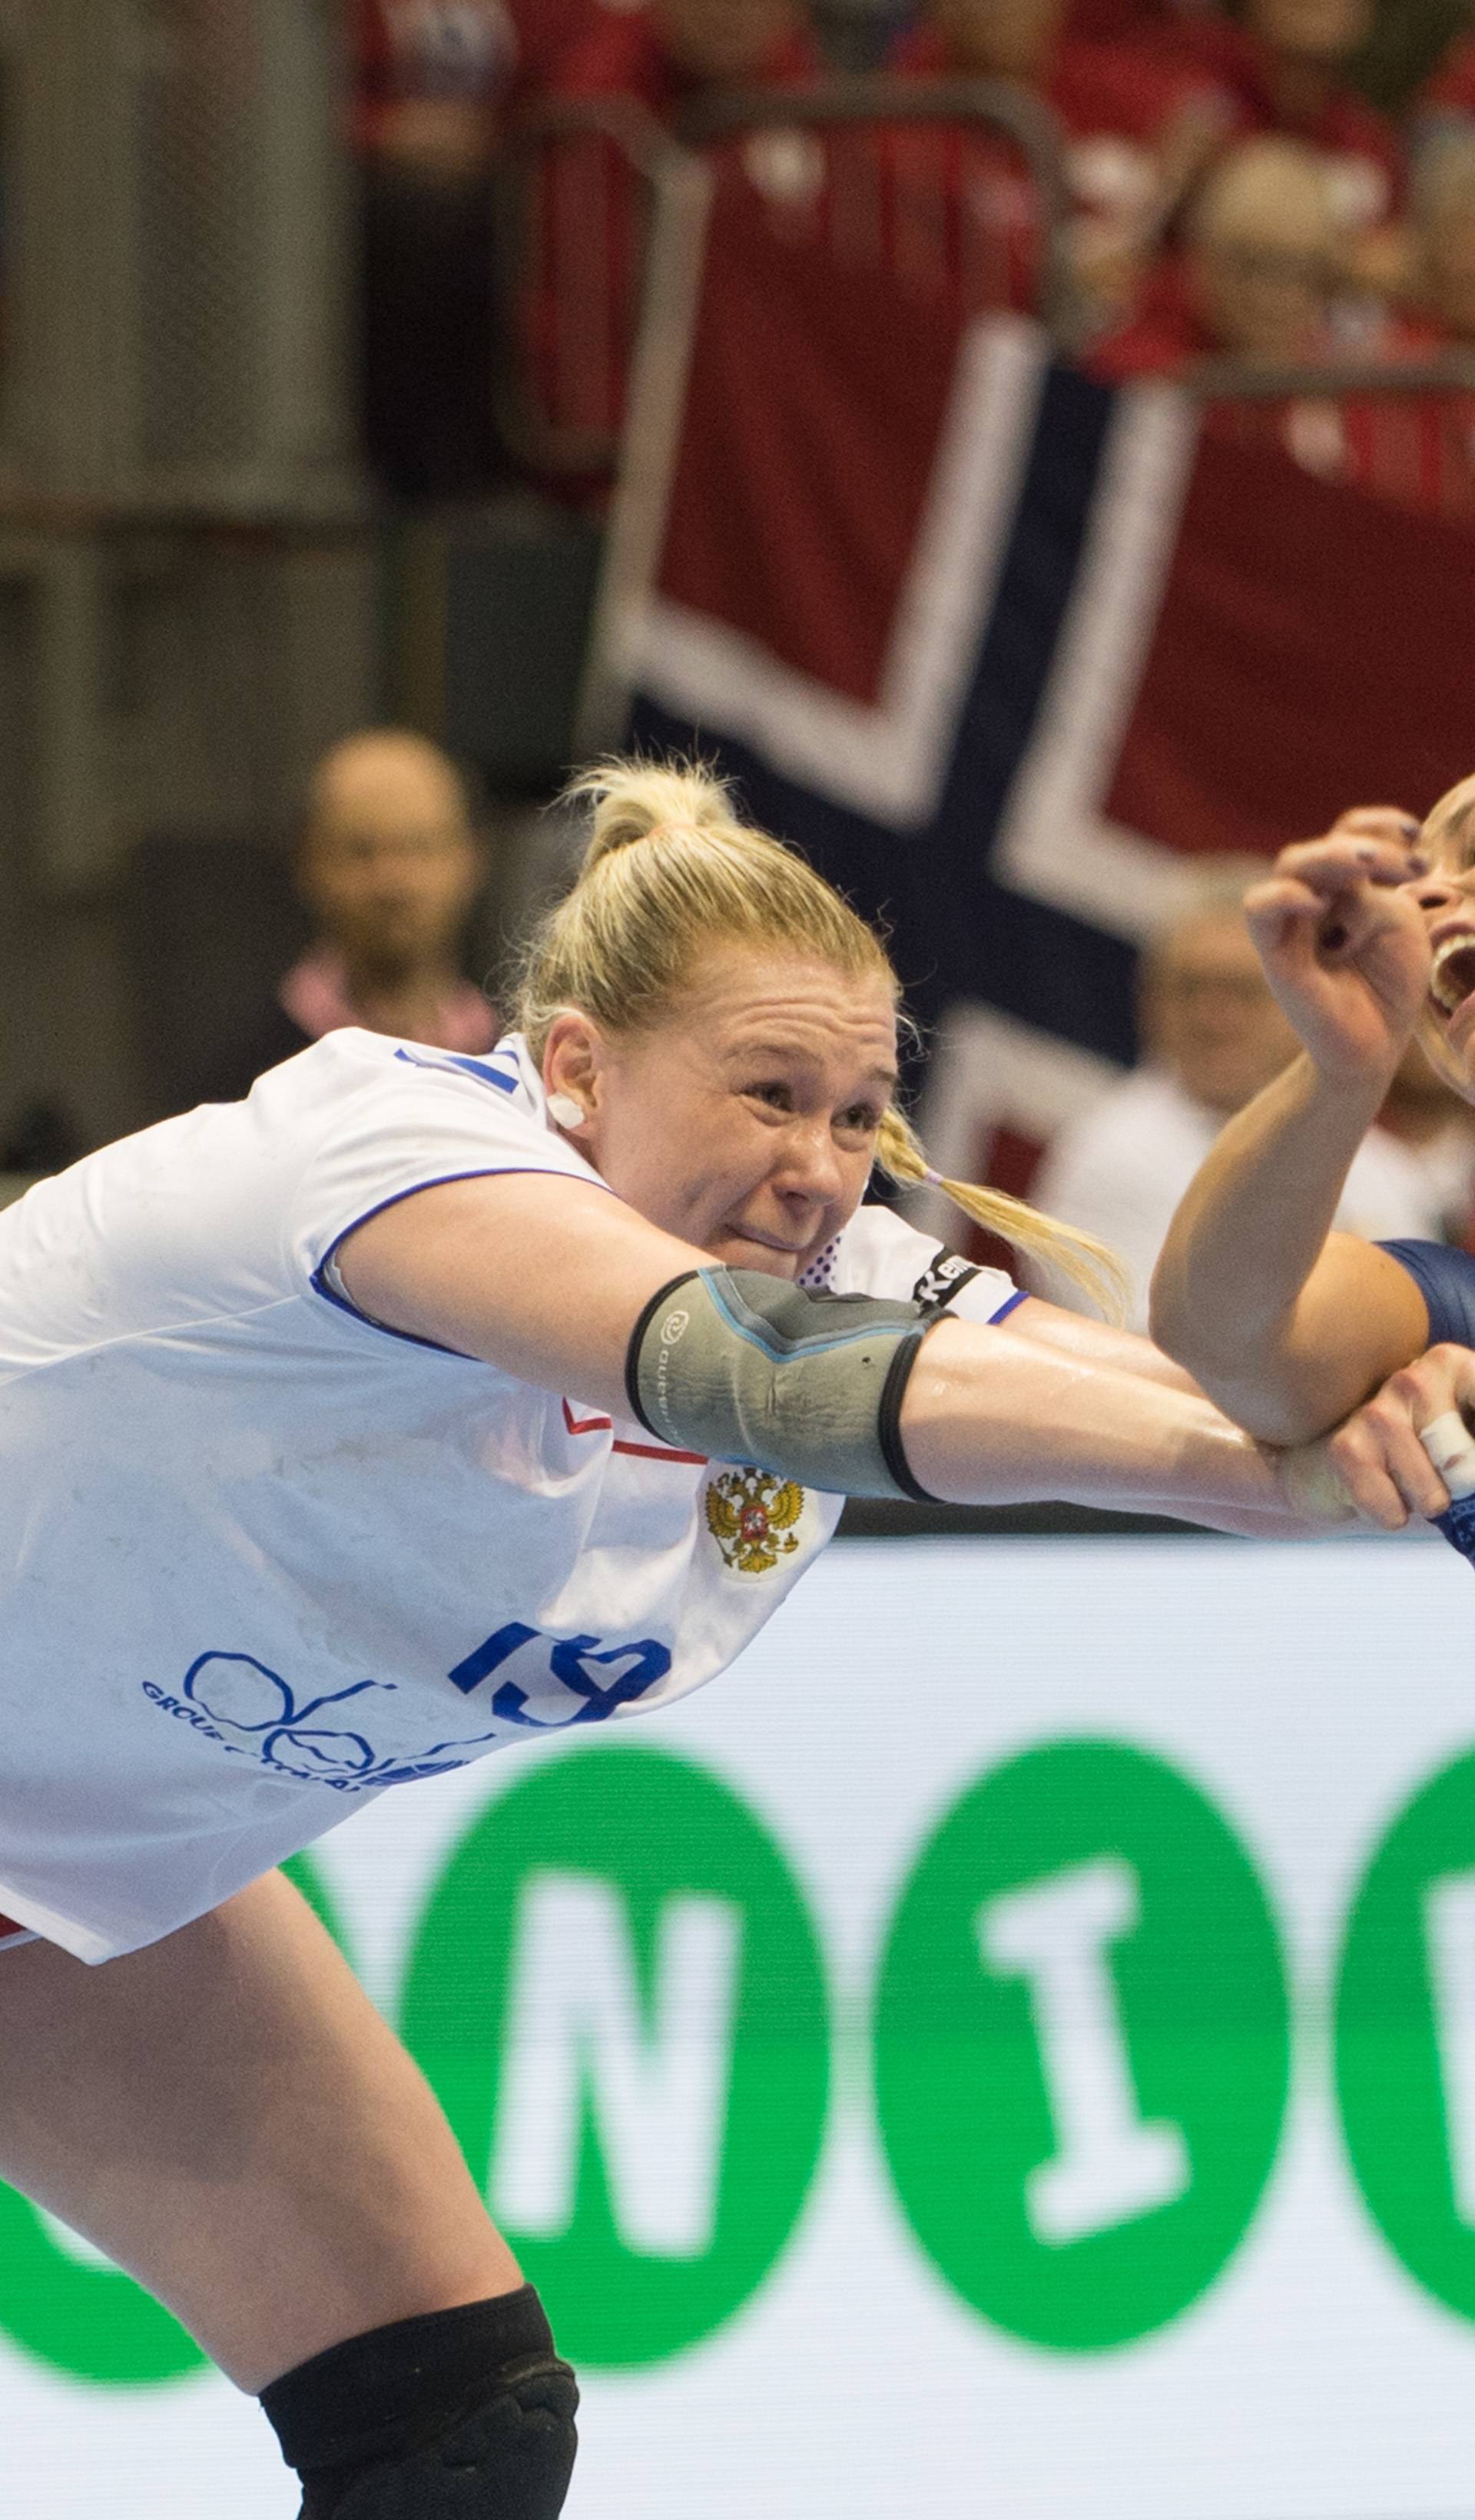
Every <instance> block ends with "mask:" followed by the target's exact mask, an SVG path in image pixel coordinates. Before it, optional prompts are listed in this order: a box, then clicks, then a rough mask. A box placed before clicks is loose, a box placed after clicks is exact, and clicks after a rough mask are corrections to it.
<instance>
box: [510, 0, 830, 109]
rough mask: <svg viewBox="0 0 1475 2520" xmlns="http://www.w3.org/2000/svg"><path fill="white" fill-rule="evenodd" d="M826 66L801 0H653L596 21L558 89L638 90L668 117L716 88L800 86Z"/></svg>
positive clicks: (574, 92) (580, 92) (634, 93)
mask: <svg viewBox="0 0 1475 2520" xmlns="http://www.w3.org/2000/svg"><path fill="white" fill-rule="evenodd" d="M824 67H825V62H824V56H823V54H822V53H821V51H820V47H819V45H818V43H817V42H816V40H815V37H814V35H813V33H812V31H811V29H810V27H809V24H808V22H807V18H806V13H805V11H804V9H803V8H802V6H800V5H799V0H648V5H647V6H646V7H645V8H637V9H630V10H628V11H621V12H619V13H618V14H606V15H604V16H603V17H602V18H600V19H599V21H598V22H596V23H594V24H592V25H591V26H590V27H589V30H588V32H587V33H586V35H585V36H584V39H583V41H582V42H581V43H578V44H575V45H574V46H573V47H572V49H571V50H570V52H569V53H568V55H567V58H566V59H565V61H564V63H563V66H562V69H561V72H560V74H559V80H558V88H559V94H560V95H562V96H631V97H635V98H637V99H638V100H639V102H640V103H641V104H642V105H644V106H645V107H646V108H647V110H648V112H651V113H653V114H654V115H655V116H656V117H657V119H658V120H660V121H663V122H665V121H669V120H670V119H671V118H672V116H673V115H675V114H676V113H678V112H680V111H681V108H682V107H683V106H684V105H686V104H689V103H690V102H691V101H692V100H693V98H695V97H698V96H701V95H702V94H704V93H705V92H707V91H708V90H710V89H712V88H724V87H793V86H796V85H799V84H801V83H802V82H803V81H804V80H806V79H812V78H817V77H819V76H820V75H821V74H822V73H823V71H824Z"/></svg>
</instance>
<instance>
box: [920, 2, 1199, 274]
mask: <svg viewBox="0 0 1475 2520" xmlns="http://www.w3.org/2000/svg"><path fill="white" fill-rule="evenodd" d="M887 67H888V68H889V69H890V70H891V71H892V72H893V74H894V75H898V76H901V77H911V78H936V77H947V76H955V77H956V76H963V77H972V78H1001V79H1012V80H1014V81H1016V82H1018V83H1019V84H1020V85H1023V86H1026V87H1029V88H1032V89H1033V90H1034V91H1035V92H1036V94H1037V95H1038V96H1039V97H1040V98H1041V100H1042V102H1043V103H1045V104H1046V105H1047V106H1049V108H1050V111H1051V112H1052V113H1053V114H1054V115H1055V116H1056V117H1057V119H1058V121H1059V123H1060V125H1061V126H1062V129H1063V133H1064V137H1065V143H1066V179H1067V184H1068V187H1069V192H1070V197H1071V203H1072V207H1073V219H1072V228H1071V238H1070V248H1071V262H1072V265H1073V268H1074V270H1075V273H1076V276H1077V279H1078V281H1079V282H1080V284H1081V285H1082V287H1083V288H1084V289H1085V290H1086V291H1087V293H1088V294H1089V295H1090V296H1091V297H1092V298H1094V299H1095V300H1096V301H1097V302H1098V303H1099V304H1101V305H1102V306H1103V307H1104V308H1106V309H1109V310H1119V309H1120V308H1121V307H1122V305H1123V304H1124V303H1125V302H1126V301H1127V300H1128V298H1129V297H1130V294H1131V293H1132V290H1133V288H1134V287H1135V284H1136V279H1137V275H1138V272H1139V270H1140V264H1141V262H1142V259H1143V257H1144V256H1145V255H1146V254H1147V253H1148V252H1150V251H1151V249H1152V248H1153V247H1154V246H1155V244H1156V241H1157V239H1158V237H1159V235H1160V234H1161V232H1162V230H1163V228H1164V226H1165V225H1166V223H1167V221H1168V219H1169V218H1170V217H1171V215H1172V212H1173V209H1174V207H1175V205H1176V203H1178V201H1179V200H1180V199H1181V197H1182V195H1183V193H1184V190H1185V188H1186V186H1187V185H1188V183H1189V182H1190V181H1191V180H1192V178H1193V176H1194V175H1195V174H1196V173H1197V172H1198V170H1199V169H1200V167H1201V166H1202V165H1203V164H1204V162H1205V161H1206V159H1207V158H1208V157H1209V155H1210V154H1211V152H1212V150H1213V149H1214V147H1215V146H1216V145H1217V143H1218V141H1219V139H1220V137H1221V135H1222V131H1223V123H1224V109H1223V104H1222V100H1221V99H1220V98H1219V96H1218V94H1217V91H1216V88H1215V86H1214V85H1213V83H1212V82H1211V81H1210V80H1208V79H1205V77H1204V76H1203V75H1202V74H1201V73H1200V72H1198V71H1197V70H1196V69H1194V68H1193V67H1191V66H1190V67H1184V66H1182V65H1178V64H1175V63H1174V62H1173V61H1172V60H1171V58H1170V57H1169V56H1168V55H1167V54H1166V52H1159V51H1157V50H1155V49H1152V48H1150V47H1149V46H1147V45H1146V44H1143V43H1127V42H1096V41H1093V40H1090V39H1089V38H1086V37H1082V36H1080V35H1077V34H1075V33H1073V32H1072V31H1071V30H1070V23H1069V18H1068V0H930V4H929V6H928V7H927V8H926V9H925V11H924V13H923V16H922V18H921V20H920V21H919V22H918V23H917V24H916V26H914V27H912V28H911V29H910V31H909V32H907V33H906V34H904V35H902V36H901V37H900V38H899V40H898V42H897V43H896V45H895V46H894V47H893V50H892V54H891V57H890V60H889V62H888V65H887ZM978 145H979V144H975V146H978ZM993 154H994V155H995V156H996V157H997V156H998V155H999V152H998V149H997V145H995V146H994V150H993Z"/></svg>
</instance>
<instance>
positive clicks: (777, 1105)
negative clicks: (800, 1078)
mask: <svg viewBox="0 0 1475 2520" xmlns="http://www.w3.org/2000/svg"><path fill="white" fill-rule="evenodd" d="M744 1091H745V1093H746V1094H747V1096H748V1098H749V1100H750V1101H751V1102H766V1103H767V1104H768V1106H769V1109H770V1110H771V1111H791V1110H792V1109H793V1107H794V1098H793V1091H792V1088H791V1087H789V1086H787V1085H784V1084H782V1083H781V1082H780V1081H779V1079H778V1078H777V1077H776V1078H774V1079H773V1080H772V1081H771V1082H770V1083H768V1084H766V1085H749V1086H746V1087H745V1088H744Z"/></svg>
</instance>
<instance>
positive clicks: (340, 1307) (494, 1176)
mask: <svg viewBox="0 0 1475 2520" xmlns="http://www.w3.org/2000/svg"><path fill="white" fill-rule="evenodd" d="M512 1173H534V1174H536V1175H537V1176H538V1178H539V1179H540V1180H542V1181H567V1182H573V1183H575V1184H576V1185H579V1186H580V1187H583V1188H586V1189H589V1190H607V1188H608V1186H607V1184H606V1183H604V1182H602V1181H591V1182H588V1183H584V1182H582V1179H581V1176H580V1175H579V1174H577V1173H565V1172H559V1171H556V1170H555V1169H554V1168H553V1167H552V1166H548V1167H545V1166H544V1165H542V1164H477V1165H475V1166H473V1167H472V1169H471V1170H470V1171H469V1172H465V1173H435V1174H433V1175H432V1176H431V1177H430V1179H429V1180H427V1181H423V1182H412V1183H411V1184H410V1187H409V1189H408V1190H397V1191H395V1192H394V1193H393V1194H392V1196H390V1197H389V1198H381V1199H380V1202H379V1205H378V1206H377V1207H366V1208H365V1210H364V1213H363V1215H362V1216H356V1217H355V1218H354V1219H353V1222H352V1224H351V1225H344V1226H341V1227H340V1228H339V1230H338V1232H337V1233H336V1234H335V1236H334V1238H333V1240H332V1241H331V1242H330V1244H329V1246H328V1248H327V1250H326V1251H325V1252H324V1254H323V1256H322V1258H321V1260H320V1261H319V1262H318V1265H317V1267H316V1268H315V1269H314V1271H313V1273H312V1279H311V1285H312V1290H313V1292H314V1294H316V1295H321V1296H322V1298H323V1300H324V1302H325V1303H327V1304H332V1306H333V1308H334V1310H335V1312H338V1313H346V1314H347V1316H348V1319H349V1320H350V1321H351V1322H361V1323H362V1324H363V1326H364V1328H365V1329H367V1330H378V1332H379V1334H380V1338H391V1339H398V1340H399V1342H400V1344H401V1346H402V1347H419V1348H425V1349H426V1350H427V1351H428V1352H429V1354H430V1355H431V1356H450V1357H454V1358H455V1359H456V1360H457V1362H458V1364H461V1365H484V1364H485V1362H486V1360H485V1358H484V1357H479V1356H468V1355H467V1353H466V1350H465V1349H464V1348H459V1347H446V1346H445V1345H444V1344H443V1343H442V1341H441V1340H439V1339H427V1338H420V1337H419V1336H418V1335H417V1334H416V1332H415V1331H414V1330H397V1329H394V1328H392V1327H391V1326H390V1324H389V1323H388V1322H377V1321H376V1320H375V1318H374V1315H373V1314H372V1313H365V1312H361V1311H360V1310H359V1307H358V1305H357V1304H354V1303H350V1302H349V1300H348V1298H347V1296H346V1295H340V1294H339V1293H338V1290H337V1288H336V1287H335V1285H333V1284H332V1283H330V1280H329V1277H328V1271H329V1269H330V1268H331V1267H332V1265H333V1263H334V1261H335V1259H336V1257H337V1255H338V1253H339V1252H340V1251H341V1249H342V1247H343V1245H344V1243H345V1242H346V1241H347V1239H348V1238H349V1236H350V1235H351V1234H357V1232H358V1230H359V1228H360V1226H362V1225H372V1224H373V1222H374V1220H375V1218H376V1217H377V1216H383V1215H385V1214H386V1213H387V1212H388V1210H389V1209H390V1208H391V1207H402V1206H403V1205H404V1202H405V1200H406V1199H407V1198H418V1197H419V1195H420V1193H421V1192H422V1191H423V1190H445V1189H448V1188H449V1187H450V1185H451V1184H452V1183H453V1182H467V1181H498V1180H500V1179H501V1178H502V1177H503V1176H504V1175H507V1174H512ZM608 1195H609V1196H610V1197H613V1195H614V1193H613V1192H612V1191H610V1192H608Z"/></svg>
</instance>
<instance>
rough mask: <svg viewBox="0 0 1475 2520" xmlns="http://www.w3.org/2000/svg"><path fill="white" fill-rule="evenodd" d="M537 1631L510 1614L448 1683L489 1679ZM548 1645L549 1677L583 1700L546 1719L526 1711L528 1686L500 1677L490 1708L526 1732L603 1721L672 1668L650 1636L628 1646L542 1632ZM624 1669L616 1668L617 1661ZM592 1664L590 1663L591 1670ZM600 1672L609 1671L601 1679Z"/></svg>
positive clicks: (534, 1639) (466, 1687) (470, 1685)
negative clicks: (563, 1714)
mask: <svg viewBox="0 0 1475 2520" xmlns="http://www.w3.org/2000/svg"><path fill="white" fill-rule="evenodd" d="M540 1636H541V1631H540V1630H539V1629H537V1628H529V1627H524V1626H523V1623H522V1621H521V1620H520V1619H512V1620H510V1621H509V1622H508V1625H507V1626H506V1627H505V1628H499V1629H498V1630H497V1633H496V1635H495V1636H494V1637H488V1638H487V1639H486V1641H485V1643H483V1644H479V1645H478V1646H477V1647H476V1650H475V1652H474V1653H469V1654H468V1655H467V1658H466V1660H465V1662H459V1663H458V1664H457V1665H456V1668H455V1670H454V1671H453V1672H452V1673H451V1674H450V1678H451V1681H452V1684H453V1686H454V1687H455V1688H459V1689H460V1690H461V1691H462V1693H463V1695H464V1696H467V1697H469V1696H470V1694H471V1691H472V1690H473V1689H475V1688H480V1687H481V1685H482V1682H483V1681H487V1680H490V1679H491V1677H492V1675H493V1673H494V1672H497V1671H500V1670H501V1668H502V1666H503V1664H504V1663H505V1662H510V1661H511V1660H512V1657H513V1655H514V1653H520V1652H521V1650H522V1648H523V1646H524V1645H531V1644H536V1643H538V1642H539V1639H540ZM542 1642H543V1643H545V1644H546V1645H547V1647H548V1668H549V1671H550V1674H551V1675H552V1677H553V1678H554V1679H555V1680H557V1681H560V1682H561V1683H562V1685H563V1687H564V1688H566V1689H569V1690H571V1691H572V1693H573V1695H574V1696H575V1697H580V1698H582V1699H583V1701H584V1703H583V1704H582V1706H580V1707H579V1709H578V1711H577V1713H576V1714H574V1715H571V1716H567V1717H565V1718H564V1720H563V1723H561V1724H560V1723H559V1722H557V1721H555V1722H553V1723H549V1722H546V1721H545V1720H544V1718H543V1717H542V1716H539V1715H529V1714H528V1712H527V1691H526V1690H525V1689H523V1688H518V1686H517V1684H516V1682H515V1681H514V1680H505V1681H504V1682H503V1684H502V1686H501V1688H499V1689H497V1691H496V1692H495V1694H494V1696H493V1698H492V1713H493V1714H494V1715H496V1716H498V1717H500V1718H501V1720H502V1722H503V1723H504V1724H521V1725H525V1726H526V1728H527V1730H528V1731H529V1732H530V1733H558V1732H562V1731H563V1730H564V1729H565V1728H566V1726H567V1725H568V1724H603V1722H604V1720H605V1718H606V1717H607V1716H610V1715H612V1714H613V1713H614V1711H615V1708H616V1707H618V1706H628V1705H630V1704H631V1703H632V1701H633V1700H634V1699H635V1698H637V1697H644V1696H645V1694H646V1692H647V1690H648V1689H651V1688H654V1687H655V1685H656V1683H657V1681H661V1680H664V1679H665V1677H666V1674H667V1672H668V1671H669V1670H670V1668H671V1656H670V1654H669V1653H668V1652H667V1650H666V1647H665V1646H664V1645H663V1644H657V1643H656V1641H655V1639H654V1638H653V1637H642V1638H641V1639H640V1640H639V1642H638V1643H635V1644H631V1645H608V1646H605V1645H604V1643H603V1639H602V1638H600V1637H563V1638H554V1637H544V1638H542ZM619 1664H623V1665H624V1666H625V1668H624V1669H623V1670H618V1669H617V1668H616V1666H617V1665H619ZM591 1665H593V1666H595V1668H593V1669H591ZM601 1671H603V1672H605V1673H608V1674H609V1675H610V1676H609V1677H608V1678H607V1679H601V1678H600V1677H599V1673H600V1672H601Z"/></svg>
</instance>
